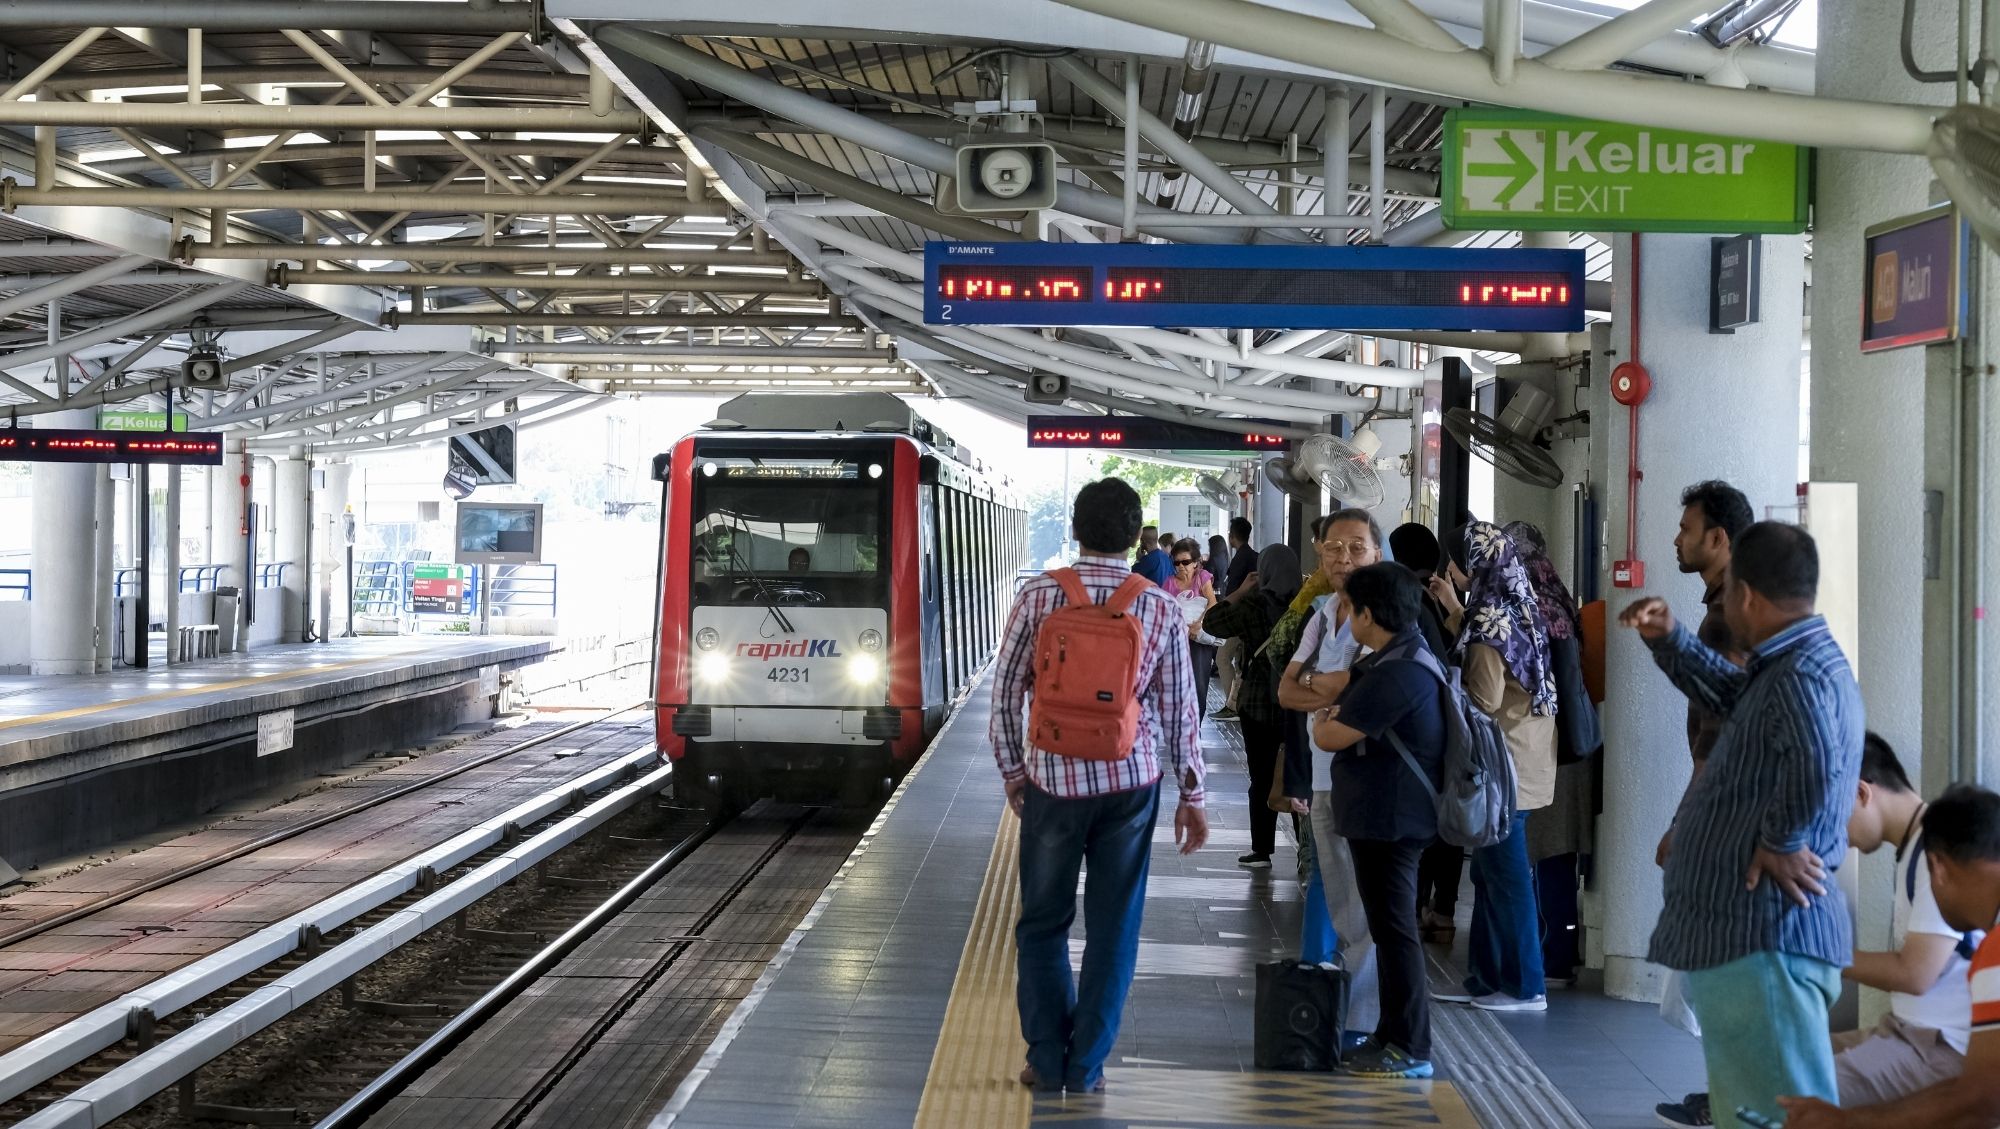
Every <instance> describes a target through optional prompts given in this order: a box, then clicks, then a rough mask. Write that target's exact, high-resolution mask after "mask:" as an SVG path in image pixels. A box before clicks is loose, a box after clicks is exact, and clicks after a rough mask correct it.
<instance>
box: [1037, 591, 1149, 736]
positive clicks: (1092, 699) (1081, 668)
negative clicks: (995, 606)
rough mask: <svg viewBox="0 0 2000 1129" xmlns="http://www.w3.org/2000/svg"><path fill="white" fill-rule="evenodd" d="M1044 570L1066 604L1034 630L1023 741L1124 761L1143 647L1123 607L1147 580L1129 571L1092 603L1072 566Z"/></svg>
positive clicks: (1133, 732) (1134, 729)
mask: <svg viewBox="0 0 2000 1129" xmlns="http://www.w3.org/2000/svg"><path fill="white" fill-rule="evenodd" d="M1049 575H1050V576H1051V577H1054V578H1055V581H1056V583H1058V584H1060V585H1062V590H1063V595H1064V596H1066V597H1067V598H1068V599H1069V603H1068V604H1067V605H1066V606H1064V607H1060V608H1057V609H1056V610H1055V611H1053V612H1050V613H1049V616H1048V618H1047V619H1045V620H1043V621H1042V626H1041V629H1040V630H1039V631H1037V632H1036V633H1035V697H1034V700H1033V701H1032V702H1031V703H1030V704H1029V706H1028V740H1029V743H1030V744H1032V745H1034V747H1035V748H1037V749H1040V750H1042V751H1043V752H1047V753H1056V754H1058V755H1060V756H1065V757H1074V758H1076V759H1078V760H1093V761H1116V760H1124V759H1125V758H1126V757H1128V756H1131V755H1132V746H1133V744H1134V743H1136V742H1137V741H1138V739H1139V662H1140V659H1141V658H1142V657H1143V656H1144V655H1145V651H1146V636H1145V631H1144V629H1143V628H1142V627H1141V625H1140V623H1139V619H1138V617H1137V616H1134V615H1132V614H1130V612H1131V609H1132V603H1133V601H1135V600H1137V599H1138V598H1139V593H1141V592H1144V591H1145V590H1146V589H1148V588H1150V587H1152V586H1153V582H1152V581H1150V580H1147V579H1146V578H1145V577H1143V576H1137V575H1134V576H1132V577H1131V578H1129V579H1127V580H1126V581H1125V583H1123V584H1121V585H1119V586H1118V590H1117V591H1115V592H1113V593H1112V594H1111V598H1110V599H1109V600H1107V601H1105V602H1104V603H1102V604H1098V603H1093V602H1092V601H1091V598H1090V593H1089V592H1087V591H1085V590H1084V587H1083V578H1082V577H1080V576H1078V575H1077V573H1076V570H1075V569H1073V568H1059V569H1056V570H1054V571H1052V572H1050V573H1049Z"/></svg>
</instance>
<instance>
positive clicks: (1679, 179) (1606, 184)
mask: <svg viewBox="0 0 2000 1129" xmlns="http://www.w3.org/2000/svg"><path fill="white" fill-rule="evenodd" d="M1811 184H1812V151H1811V150H1809V149H1802V148H1800V147H1799V146H1796V145H1784V144H1780V143H1778V142H1774V141H1752V140H1749V139H1747V138H1741V137H1728V136H1724V135H1721V134H1711V133H1689V132H1686V131H1683V130H1673V129H1654V128H1652V127H1650V126H1636V125H1624V124H1621V123H1618V122H1603V121H1591V120H1588V119H1584V118H1565V117H1558V116H1555V115H1551V114H1541V113H1535V112H1532V111H1526V110H1451V111H1449V112H1447V113H1446V114H1445V127H1444V169H1443V172H1442V185H1441V195H1442V197H1443V208H1444V225H1445V226H1446V227H1448V228H1457V229H1497V230H1504V231H1517V230H1518V231H1697V232H1709V233H1713V234H1717V235H1729V234H1738V233H1741V234H1773V235H1775V234H1785V235H1789V234H1795V233H1797V232H1801V231H1804V230H1805V229H1806V220H1807V218H1808V212H1809V203H1810V199H1809V194H1810V189H1811Z"/></svg>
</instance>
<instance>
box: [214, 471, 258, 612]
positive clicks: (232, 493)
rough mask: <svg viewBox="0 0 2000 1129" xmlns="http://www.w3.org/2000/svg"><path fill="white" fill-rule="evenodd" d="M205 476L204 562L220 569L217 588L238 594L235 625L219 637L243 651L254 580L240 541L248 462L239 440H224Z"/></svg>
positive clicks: (247, 481)
mask: <svg viewBox="0 0 2000 1129" xmlns="http://www.w3.org/2000/svg"><path fill="white" fill-rule="evenodd" d="M208 474H209V482H210V487H209V492H208V504H209V514H208V531H209V542H208V559H209V561H210V563H213V564H219V565H222V566H223V569H222V573H221V575H220V576H219V577H217V579H216V583H217V585H219V586H222V587H234V588H235V589H236V590H237V593H238V595H237V600H236V623H235V626H234V628H233V629H231V628H224V629H223V637H224V638H233V639H234V640H235V641H236V646H237V647H238V648H240V649H242V650H246V651H247V650H249V649H250V644H249V641H248V640H247V639H246V638H245V636H244V614H245V609H246V608H247V607H248V605H249V601H250V600H251V598H252V597H254V596H255V595H256V591H255V590H254V588H253V585H254V583H255V580H256V577H255V576H254V575H253V574H252V572H251V569H250V562H249V561H248V560H247V559H246V554H247V551H248V547H247V545H246V543H245V541H244V527H243V523H244V520H245V516H246V513H247V510H248V506H249V500H250V460H249V459H247V458H246V457H244V454H243V441H242V440H241V439H229V440H225V441H224V442H223V450H222V465H221V466H218V467H210V468H209V471H208Z"/></svg>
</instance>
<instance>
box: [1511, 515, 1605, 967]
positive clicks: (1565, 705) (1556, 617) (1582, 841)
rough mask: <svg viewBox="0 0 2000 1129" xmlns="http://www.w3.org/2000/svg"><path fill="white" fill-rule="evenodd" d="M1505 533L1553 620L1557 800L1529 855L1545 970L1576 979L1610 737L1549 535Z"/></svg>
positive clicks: (1518, 528) (1534, 829)
mask: <svg viewBox="0 0 2000 1129" xmlns="http://www.w3.org/2000/svg"><path fill="white" fill-rule="evenodd" d="M1502 532H1504V533H1505V534H1507V538H1508V540H1510V541H1512V542H1513V543H1514V548H1515V550H1516V551H1517V552H1518V553H1519V554H1520V557H1521V564H1522V566H1523V567H1524V568H1526V569H1527V571H1528V583H1529V584H1530V585H1531V586H1533V588H1534V590H1535V600H1536V602H1537V603H1539V604H1540V605H1541V608H1542V618H1543V619H1544V620H1546V621H1547V623H1548V631H1549V657H1550V665H1551V667H1552V668H1553V673H1554V675H1555V680H1556V764H1557V768H1556V791H1555V802H1554V803H1552V804H1550V805H1549V807H1548V809H1547V810H1546V811H1544V812H1543V813H1542V814H1540V815H1538V816H1536V817H1535V819H1534V821H1533V822H1532V823H1530V824H1529V825H1528V861H1529V862H1530V863H1532V864H1533V865H1534V868H1535V901H1536V903H1537V904H1538V905H1539V906H1540V907H1541V912H1542V923H1543V929H1542V968H1543V971H1544V973H1545V974H1546V975H1548V976H1549V977H1551V978H1553V979H1558V980H1569V979H1574V978H1575V976H1576V967H1577V965H1578V963H1579V962H1580V961H1581V959H1582V955H1583V954H1582V952H1581V951H1580V949H1579V945H1580V943H1581V941H1582V937H1581V935H1580V934H1579V932H1578V925H1579V921H1578V906H1577V887H1578V884H1579V881H1580V879H1581V876H1582V873H1583V865H1584V863H1583V860H1584V858H1585V856H1587V855H1588V854H1589V853H1590V849H1591V842H1592V838H1593V832H1594V826H1593V825H1594V824H1595V822H1596V818H1597V801H1596V792H1597V769H1596V761H1595V760H1593V759H1590V758H1591V754H1592V753H1595V752H1596V751H1597V749H1598V747H1599V746H1601V745H1602V744H1603V743H1604V742H1603V738H1602V735H1601V733H1600V731H1599V729H1598V725H1597V707H1596V705H1595V704H1594V703H1593V702H1592V701H1591V697H1590V691H1589V689H1588V687H1587V686H1586V684H1585V680H1584V675H1583V652H1582V644H1583V619H1582V615H1581V613H1580V612H1579V610H1578V609H1577V606H1576V597H1574V596H1572V595H1570V591H1569V587H1568V586H1567V585H1565V584H1564V583H1563V580H1562V574H1561V573H1560V572H1558V571H1557V569H1556V565H1555V562H1554V561H1552V560H1550V559H1549V551H1548V539H1547V538H1546V537H1545V536H1543V534H1542V531H1541V529H1540V528H1539V527H1537V526H1535V525H1532V524H1530V523H1528V522H1525V521H1515V522H1509V523H1508V524H1507V525H1506V526H1504V527H1503V528H1502Z"/></svg>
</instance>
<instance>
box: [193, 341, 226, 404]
mask: <svg viewBox="0 0 2000 1129" xmlns="http://www.w3.org/2000/svg"><path fill="white" fill-rule="evenodd" d="M181 382H182V384H183V385H184V386H185V387H188V388H192V389H194V390H196V391H198V392H220V391H222V390H224V389H226V388H228V387H229V377H227V376H225V375H224V374H223V371H222V354H221V353H218V352H216V351H215V350H214V349H211V348H208V347H207V346H203V345H197V346H195V347H194V348H192V349H190V350H188V355H187V357H186V358H185V359H183V360H182V361H181Z"/></svg>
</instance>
